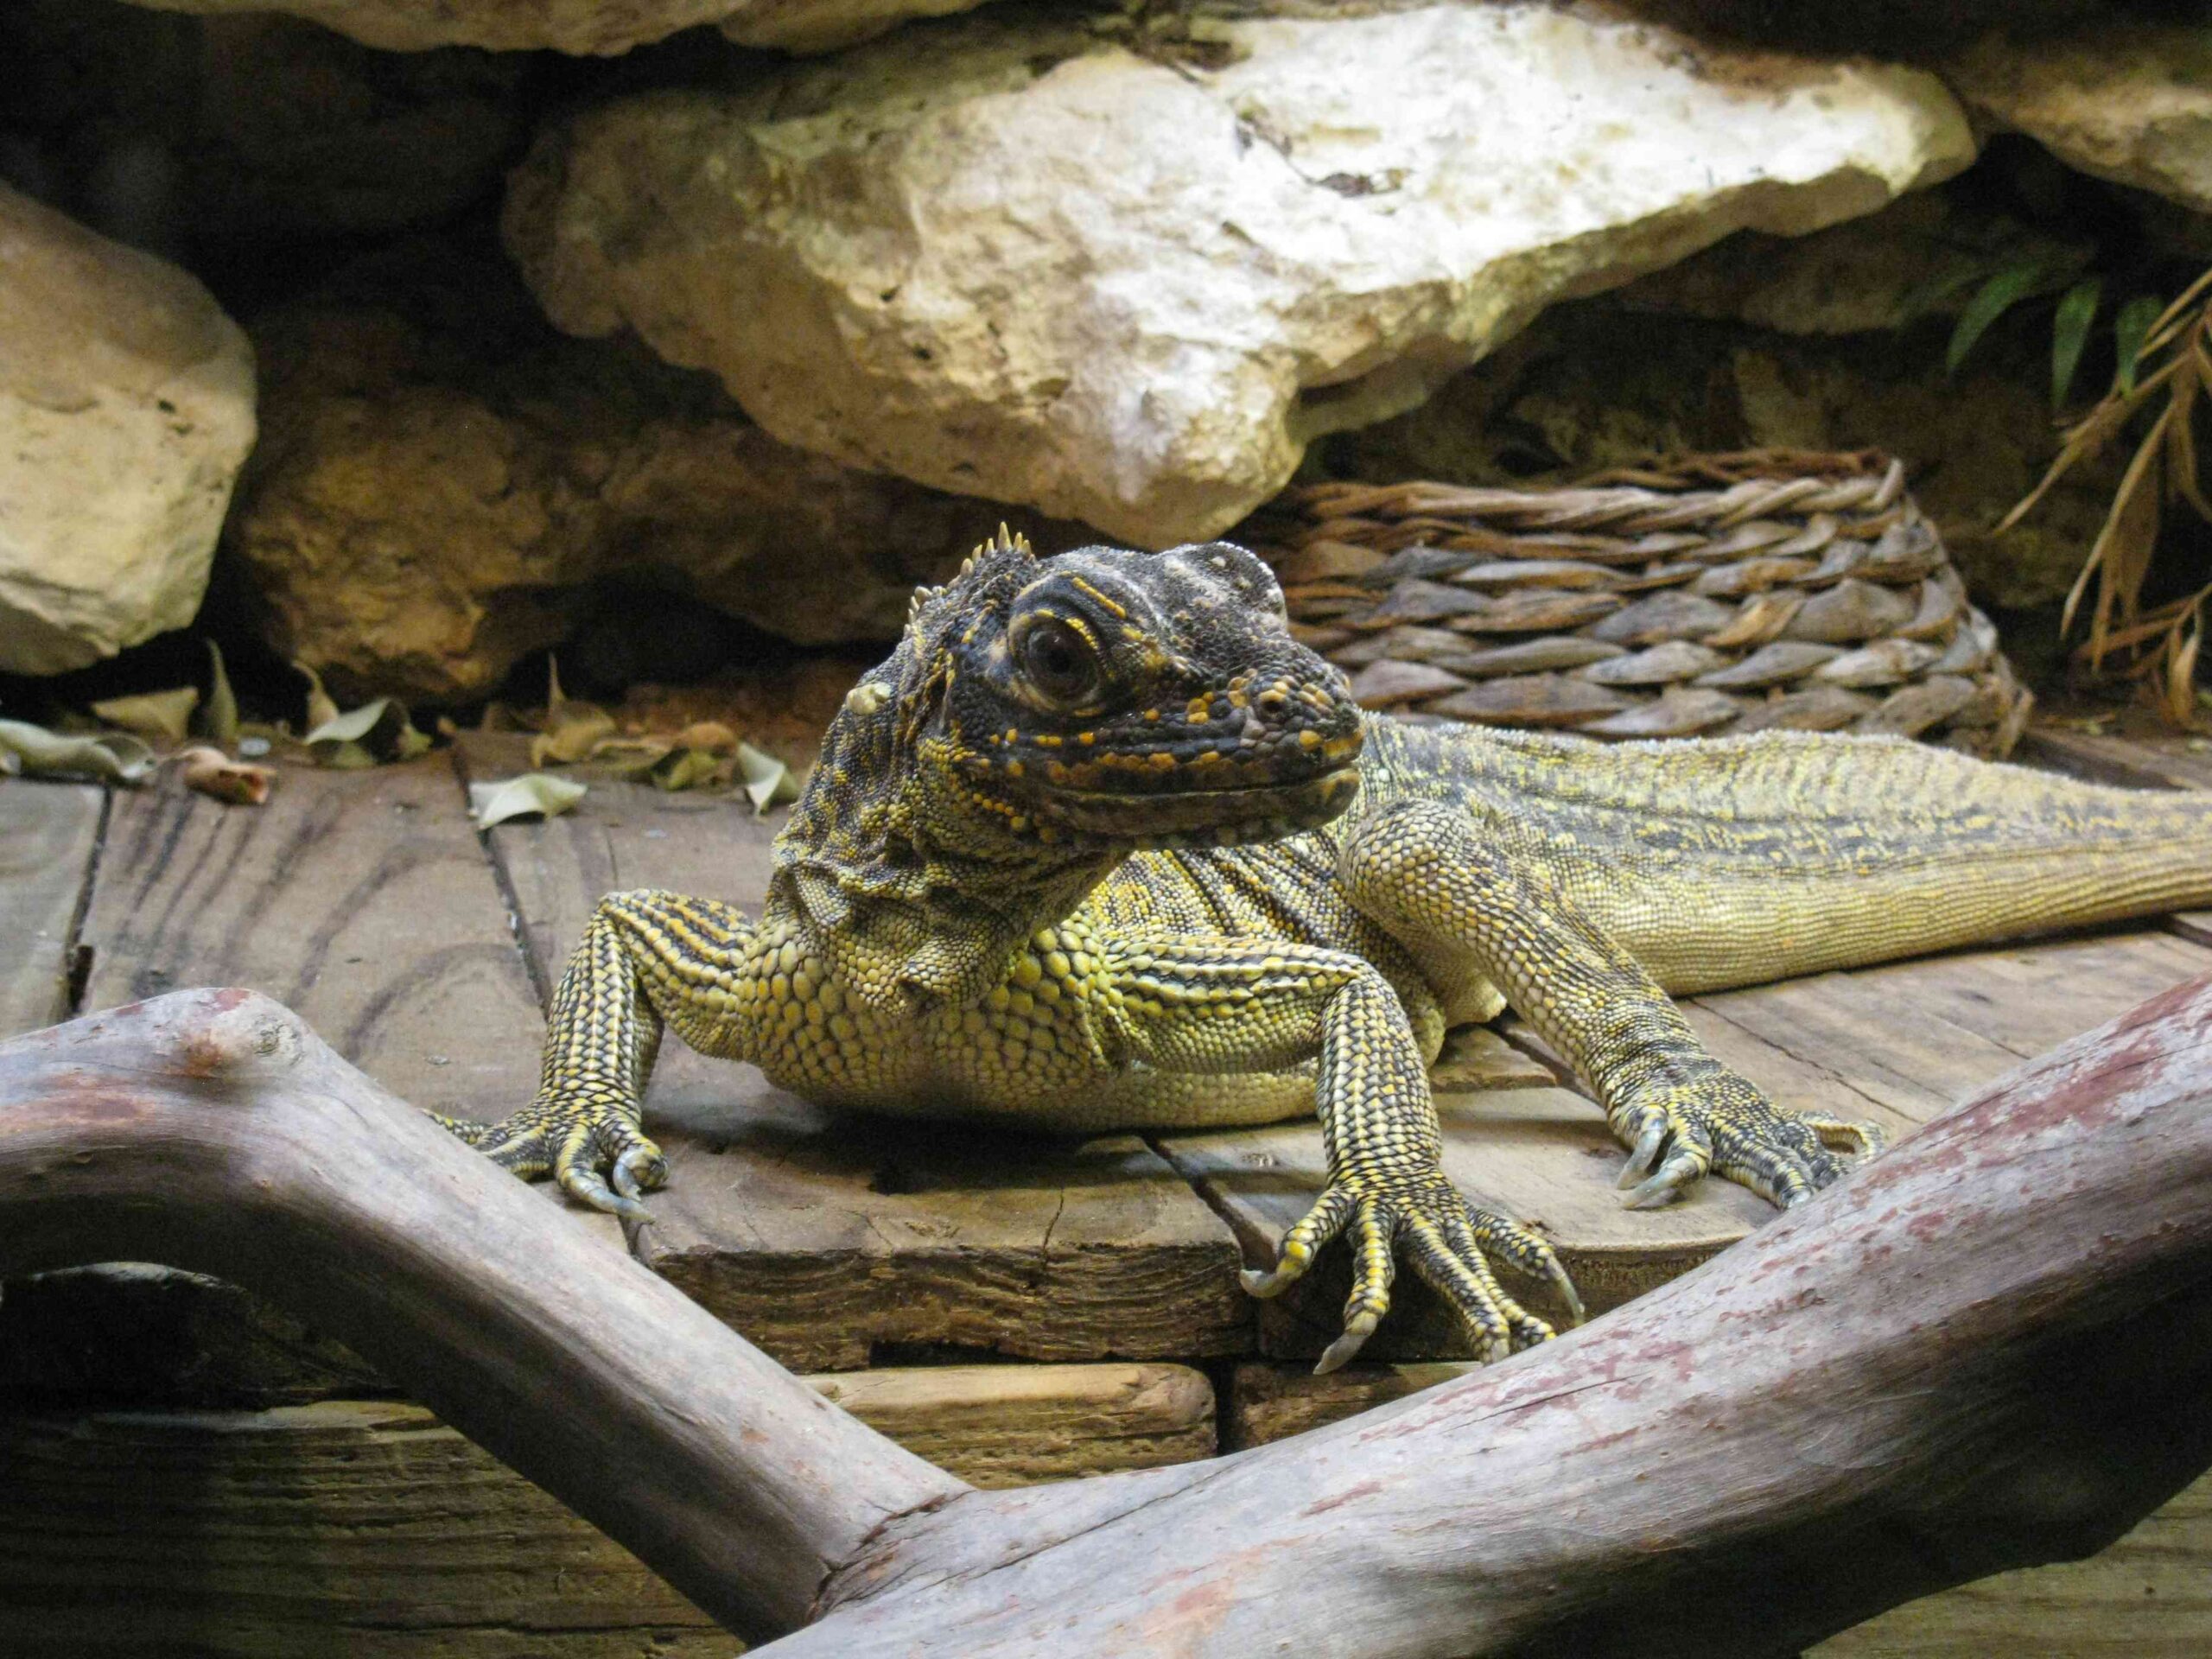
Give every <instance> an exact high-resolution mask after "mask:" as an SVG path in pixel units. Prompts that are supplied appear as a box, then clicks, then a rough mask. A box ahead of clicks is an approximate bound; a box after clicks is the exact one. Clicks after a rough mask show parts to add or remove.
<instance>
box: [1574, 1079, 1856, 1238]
mask: <svg viewBox="0 0 2212 1659" xmlns="http://www.w3.org/2000/svg"><path fill="white" fill-rule="evenodd" d="M1611 1116H1612V1126H1613V1133H1614V1134H1615V1135H1618V1136H1619V1137H1620V1140H1621V1141H1622V1144H1624V1146H1626V1147H1629V1148H1630V1152H1629V1154H1628V1162H1627V1163H1626V1164H1625V1165H1624V1166H1622V1169H1621V1175H1620V1181H1619V1185H1622V1186H1624V1187H1628V1188H1630V1189H1632V1190H1631V1191H1630V1192H1629V1194H1628V1197H1627V1199H1626V1200H1625V1201H1626V1203H1627V1205H1628V1206H1629V1208H1630V1209H1631V1210H1649V1209H1652V1208H1655V1207H1656V1206H1657V1205H1662V1204H1669V1203H1671V1202H1673V1200H1674V1199H1675V1198H1676V1197H1677V1196H1678V1195H1679V1194H1681V1192H1685V1191H1687V1190H1688V1188H1689V1187H1690V1186H1692V1185H1694V1184H1695V1183H1696V1182H1697V1181H1698V1180H1700V1179H1702V1178H1703V1176H1704V1175H1705V1174H1706V1173H1707V1171H1708V1170H1710V1171H1711V1172H1712V1173H1714V1174H1716V1175H1719V1176H1720V1177H1721V1178H1722V1179H1726V1180H1731V1181H1734V1182H1736V1183H1737V1184H1738V1185H1741V1186H1748V1187H1749V1188H1751V1191H1752V1192H1756V1193H1758V1195H1759V1196H1760V1197H1761V1198H1764V1199H1766V1200H1767V1201H1768V1202H1769V1203H1770V1204H1775V1205H1780V1206H1781V1207H1782V1208H1783V1209H1785V1210H1787V1209H1789V1208H1791V1207H1792V1206H1794V1205H1800V1204H1802V1203H1804V1202H1805V1200H1806V1199H1808V1198H1811V1197H1812V1196H1813V1194H1814V1193H1815V1192H1819V1191H1820V1190H1821V1188H1823V1187H1825V1186H1827V1185H1831V1184H1832V1183H1834V1182H1835V1181H1837V1180H1839V1179H1841V1178H1842V1177H1843V1175H1844V1174H1845V1173H1847V1172H1848V1171H1849V1170H1850V1169H1851V1168H1852V1167H1853V1166H1854V1164H1855V1163H1856V1162H1857V1161H1858V1160H1859V1159H1861V1158H1868V1157H1872V1155H1873V1154H1876V1153H1878V1152H1879V1151H1881V1149H1882V1147H1883V1146H1884V1145H1885V1142H1886V1139H1887V1137H1885V1135H1883V1133H1882V1131H1881V1130H1880V1129H1879V1128H1877V1127H1876V1126H1875V1125H1873V1124H1872V1123H1859V1122H1853V1121H1852V1120H1850V1119H1848V1118H1840V1117H1829V1116H1820V1115H1814V1114H1797V1113H1792V1112H1785V1111H1782V1110H1780V1109H1777V1107H1776V1106H1775V1105H1774V1103H1772V1102H1771V1101H1770V1100H1768V1099H1767V1097H1766V1096H1764V1095H1763V1094H1761V1093H1760V1092H1759V1090H1758V1089H1757V1088H1756V1087H1755V1086H1754V1085H1753V1084H1751V1083H1749V1082H1747V1081H1745V1079H1744V1078H1742V1077H1738V1076H1737V1075H1736V1074H1735V1073H1734V1072H1732V1071H1725V1070H1716V1071H1714V1072H1713V1073H1711V1074H1709V1075H1707V1076H1704V1077H1699V1078H1697V1079H1696V1080H1695V1081H1693V1082H1689V1083H1683V1084H1670V1085H1668V1086H1665V1087H1662V1088H1656V1089H1649V1090H1644V1091H1643V1092H1642V1093H1640V1094H1638V1095H1637V1096H1636V1098H1635V1100H1634V1101H1633V1103H1631V1104H1629V1105H1626V1106H1624V1107H1621V1108H1619V1109H1617V1110H1615V1111H1614V1112H1613V1113H1612V1115H1611Z"/></svg>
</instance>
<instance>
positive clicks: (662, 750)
mask: <svg viewBox="0 0 2212 1659" xmlns="http://www.w3.org/2000/svg"><path fill="white" fill-rule="evenodd" d="M532 747H533V751H534V750H535V746H534V745H533V746H532ZM675 747H676V746H675V745H674V744H673V743H671V742H670V741H668V739H666V738H664V737H602V738H601V739H600V740H599V741H598V742H596V743H594V744H593V745H592V746H591V751H590V753H588V754H586V755H583V756H582V759H583V760H588V761H589V762H590V763H591V764H592V765H594V766H605V767H607V768H608V769H609V770H610V771H613V772H621V773H622V774H624V775H625V776H626V777H643V776H644V775H645V773H647V772H651V771H652V769H653V768H654V767H655V766H658V765H659V764H660V763H661V762H662V761H664V760H666V759H668V756H669V753H670V752H671V750H672V749H674V748H675Z"/></svg>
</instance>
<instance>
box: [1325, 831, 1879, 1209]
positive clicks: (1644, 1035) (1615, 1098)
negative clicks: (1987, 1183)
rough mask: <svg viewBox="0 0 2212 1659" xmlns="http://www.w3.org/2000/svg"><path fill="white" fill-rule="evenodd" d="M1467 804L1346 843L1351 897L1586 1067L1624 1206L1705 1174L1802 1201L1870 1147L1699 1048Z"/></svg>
mask: <svg viewBox="0 0 2212 1659" xmlns="http://www.w3.org/2000/svg"><path fill="white" fill-rule="evenodd" d="M1481 810H1482V808H1481V806H1480V804H1479V803H1475V804H1444V803H1440V802H1434V801H1418V800H1416V801H1406V802H1402V803H1399V804H1394V805H1391V806H1388V807H1385V808H1384V809H1383V810H1380V811H1378V812H1376V814H1375V815H1374V816H1373V817H1371V818H1370V819H1369V820H1367V821H1366V822H1364V823H1362V824H1360V825H1359V826H1358V827H1357V829H1355V831H1354V832H1353V834H1352V835H1351V837H1350V838H1349V839H1348V840H1347V842H1346V843H1345V846H1344V856H1343V867H1342V872H1341V874H1342V876H1343V880H1344V887H1345V889H1346V891H1347V892H1348V893H1350V895H1351V899H1352V902H1353V903H1354V904H1356V905H1357V906H1359V907H1360V909H1361V910H1362V911H1363V912H1366V913H1367V914H1368V915H1370V916H1371V917H1373V918H1375V919H1376V920H1377V921H1379V922H1380V923H1382V924H1383V926H1384V927H1386V928H1388V929H1389V931H1390V932H1391V933H1392V935H1393V936H1394V937H1395V938H1398V939H1399V940H1401V941H1402V943H1404V944H1407V945H1408V946H1409V947H1411V948H1412V949H1413V950H1414V952H1415V954H1416V955H1417V956H1418V955H1423V954H1427V955H1430V956H1432V957H1433V955H1434V953H1436V952H1439V951H1443V952H1446V953H1455V954H1458V955H1459V956H1460V957H1463V958H1464V959H1465V961H1467V962H1469V963H1471V965H1472V966H1473V967H1474V968H1475V969H1477V970H1478V971H1479V972H1480V973H1481V974H1483V975H1484V976H1485V977H1486V978H1488V979H1490V980H1491V982H1493V983H1495V984H1496V985H1497V987H1498V988H1499V989H1500V990H1502V991H1503V992H1504V994H1505V996H1506V999H1507V1001H1510V1003H1511V1004H1512V1005H1513V1007H1515V1008H1516V1009H1517V1010H1519V1011H1520V1013H1521V1014H1522V1016H1523V1017H1524V1018H1525V1019H1527V1020H1528V1021H1529V1024H1530V1025H1532V1026H1534V1027H1535V1028H1536V1029H1537V1031H1539V1032H1540V1033H1542V1034H1543V1036H1544V1037H1545V1039H1547V1040H1548V1041H1549V1042H1550V1043H1552V1044H1553V1045H1554V1046H1555V1047H1556V1048H1558V1049H1559V1050H1560V1052H1561V1053H1562V1054H1564V1055H1565V1056H1566V1057H1567V1060H1568V1061H1569V1062H1570V1063H1571V1064H1572V1065H1573V1066H1574V1068H1575V1070H1576V1071H1579V1072H1580V1073H1581V1074H1582V1076H1583V1077H1586V1078H1587V1079H1588V1080H1589V1082H1590V1084H1592V1087H1593V1088H1595V1089H1596V1090H1597V1092H1598V1097H1599V1100H1600V1101H1601V1102H1602V1103H1604V1105H1605V1116H1606V1120H1607V1122H1609V1123H1610V1124H1611V1128H1612V1130H1613V1133H1614V1135H1616V1136H1618V1138H1619V1140H1620V1141H1621V1143H1622V1144H1623V1145H1624V1146H1625V1147H1629V1148H1630V1151H1629V1158H1628V1163H1627V1165H1626V1166H1625V1167H1624V1169H1623V1171H1622V1173H1621V1181H1620V1184H1621V1185H1623V1186H1624V1187H1627V1186H1633V1187H1634V1189H1635V1190H1634V1191H1633V1192H1631V1193H1630V1196H1629V1202H1630V1205H1633V1206H1636V1207H1645V1206H1649V1205H1655V1204H1664V1203H1667V1202H1669V1200H1671V1199H1672V1198H1674V1197H1675V1195H1676V1193H1678V1192H1680V1191H1681V1189H1683V1188H1685V1187H1687V1186H1688V1185H1690V1184H1691V1183H1693V1182H1694V1181H1696V1180H1697V1179H1700V1177H1702V1176H1703V1175H1704V1174H1705V1173H1707V1170H1712V1171H1713V1172H1715V1173H1719V1174H1720V1175H1722V1176H1724V1177H1726V1179H1730V1180H1732V1181H1735V1182H1738V1184H1740V1185H1745V1186H1748V1187H1750V1188H1751V1190H1752V1191H1753V1192H1758V1193H1759V1194H1761V1195H1762V1196H1763V1197H1764V1198H1767V1199H1768V1200H1770V1202H1772V1203H1774V1204H1777V1205H1783V1206H1784V1207H1787V1206H1789V1205H1795V1204H1799V1203H1802V1201H1803V1200H1805V1199H1807V1198H1810V1197H1812V1195H1813V1194H1814V1193H1815V1192H1817V1191H1819V1190H1820V1189H1821V1187H1824V1186H1826V1185H1828V1184H1829V1183H1830V1182H1832V1181H1834V1180H1835V1179H1837V1178H1838V1177H1840V1175H1842V1174H1843V1173H1844V1172H1845V1171H1846V1170H1847V1168H1848V1167H1849V1163H1848V1162H1847V1160H1846V1159H1845V1158H1844V1157H1842V1156H1840V1155H1839V1154H1840V1153H1841V1152H1844V1151H1847V1150H1848V1151H1856V1152H1860V1153H1872V1152H1876V1151H1878V1150H1879V1149H1880V1147H1881V1144H1882V1138H1881V1132H1880V1130H1878V1128H1874V1127H1873V1126H1872V1125H1871V1124H1862V1123H1854V1122H1847V1121H1846V1120H1843V1119H1840V1118H1829V1117H1814V1116H1796V1115H1793V1114H1790V1113H1787V1112H1783V1111H1782V1110H1780V1109H1777V1107H1776V1106H1775V1105H1774V1104H1773V1103H1771V1102H1770V1101H1769V1100H1768V1099H1767V1098H1766V1096H1764V1094H1762V1093H1761V1092H1760V1091H1759V1090H1758V1087H1757V1085H1755V1084H1752V1083H1751V1082H1750V1081H1749V1080H1747V1079H1746V1078H1745V1077H1741V1076H1739V1075H1738V1073H1736V1072H1734V1071H1730V1070H1729V1069H1728V1068H1727V1067H1726V1066H1725V1065H1721V1063H1720V1062H1719V1060H1716V1059H1715V1058H1713V1056H1712V1055H1710V1054H1708V1053H1707V1052H1706V1051H1705V1048H1704V1046H1703V1045H1701V1044H1700V1042H1699V1041H1698V1040H1697V1037H1696V1035H1695V1034H1694V1033H1693V1032H1692V1031H1691V1030H1690V1028H1689V1026H1688V1022H1687V1021H1685V1020H1683V1018H1682V1016H1681V1012H1680V1010H1678V1009H1677V1008H1676V1007H1675V1005H1674V1003H1673V1002H1672V1001H1669V999H1668V996H1667V994H1666V993H1665V992H1664V991H1663V990H1662V989H1661V988H1659V985H1658V982H1656V981H1655V980H1654V979H1653V978H1652V977H1651V976H1650V974H1649V973H1648V972H1646V971H1645V969H1644V968H1643V965H1642V964H1641V963H1638V962H1637V959H1636V958H1635V957H1634V956H1633V955H1631V954H1630V952H1629V951H1628V950H1626V949H1624V947H1623V946H1621V945H1620V944H1618V943H1617V942H1616V941H1614V940H1613V939H1611V938H1608V937H1607V936H1606V935H1605V932H1604V931H1602V930H1601V929H1599V927H1597V926H1596V925H1594V924H1593V923H1592V921H1591V920H1590V919H1589V918H1588V917H1587V915H1586V914H1585V912H1583V910H1582V908H1581V906H1579V905H1577V904H1576V903H1575V902H1574V901H1573V899H1572V898H1571V897H1570V896H1569V895H1568V894H1567V893H1565V892H1564V891H1562V890H1561V887H1560V884H1559V883H1558V882H1556V881H1554V880H1550V879H1548V877H1547V876H1546V875H1545V874H1544V873H1543V865H1542V861H1541V860H1539V859H1535V858H1516V857H1514V856H1513V855H1512V854H1511V852H1510V850H1507V849H1508V848H1509V847H1510V840H1509V837H1510V835H1511V826H1510V824H1507V823H1497V824H1496V825H1493V826H1491V829H1493V830H1494V831H1495V834H1494V836H1485V835H1484V833H1483V829H1484V826H1483V825H1481V824H1480V823H1478V821H1477V817H1476V814H1478V813H1479V812H1480V811H1481Z"/></svg>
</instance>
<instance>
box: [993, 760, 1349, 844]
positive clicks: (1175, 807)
mask: <svg viewBox="0 0 2212 1659" xmlns="http://www.w3.org/2000/svg"><path fill="white" fill-rule="evenodd" d="M1358 792H1359V768H1358V767H1357V766H1338V767H1336V768H1334V769H1332V770H1331V771H1328V772H1321V773H1319V774H1318V775H1316V776H1313V777H1309V778H1302V779H1298V780H1297V781H1295V782H1292V783H1265V784H1240V785H1230V786H1229V787H1226V788H1222V789H1179V790H1175V791H1169V792H1164V793H1159V794H1147V793H1138V792H1135V791H1127V792H1125V791H1111V790H1085V789H1053V790H1049V791H1045V792H1043V793H1042V794H1040V795H1039V797H1038V798H1037V799H1036V801H1035V803H1034V807H1035V810H1036V811H1037V814H1038V816H1039V817H1043V818H1046V819H1049V820H1050V821H1052V822H1053V823H1058V824H1061V825H1063V826H1065V828H1067V829H1071V830H1073V831H1075V832H1076V833H1077V834H1078V835H1082V836H1096V837H1100V838H1102V839H1106V840H1112V841H1122V842H1132V843H1134V844H1135V845H1137V846H1140V847H1155V846H1174V845H1179V844H1185V843H1189V842H1199V843H1203V844H1206V845H1211V846H1234V845H1236V843H1238V842H1246V841H1272V840H1275V839H1277V838H1279V837H1281V836H1288V835H1295V834H1296V833H1297V832H1298V831H1300V830H1301V829H1313V828H1315V827H1316V826H1317V825H1319V824H1324V823H1327V822H1328V821H1329V820H1330V819H1332V818H1333V817H1336V816H1337V815H1338V813H1340V812H1342V811H1343V810H1344V809H1345V808H1346V807H1348V806H1350V805H1351V802H1352V798H1353V797H1354V796H1355V795H1356V794H1357V793H1358Z"/></svg>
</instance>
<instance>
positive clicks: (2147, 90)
mask: <svg viewBox="0 0 2212 1659" xmlns="http://www.w3.org/2000/svg"><path fill="white" fill-rule="evenodd" d="M1944 73H1945V74H1946V75H1947V76H1948V79H1949V80H1950V82H1951V85H1952V86H1954V87H1955V88H1956V89H1957V91H1958V93H1959V95H1960V96H1961V98H1963V99H1966V101H1967V103H1968V104H1970V105H1973V106H1974V109H1975V111H1977V112H1978V113H1980V115H1982V116H1983V117H1985V118H1987V119H1988V120H1990V121H1993V122H1994V123H1996V124H1999V125H2000V126H2005V127H2011V128H2013V129H2015V130H2018V131H2020V132H2024V133H2026V134H2027V135H2028V136H2029V137H2031V138H2033V139H2035V140H2036V142H2037V143H2040V144H2042V145H2043V146H2044V148H2045V149H2048V150H2050V152H2051V154H2052V155H2054V156H2057V157H2058V158H2059V159H2060V160H2061V161H2063V162H2066V163H2067V164H2068V165H2069V166H2070V167H2076V168H2080V169H2081V170H2082V172H2084V173H2090V174H2094V175H2096V176H2097V177H2098V178H2101V179H2111V180H2113V181H2116V182H2118V183H2120V184H2128V185H2133V186H2135V187H2136V188H2138V189H2141V190H2149V191H2152V192H2154V193H2156V194H2158V195H2161V196H2164V197H2165V198H2167V199H2168V200H2171V201H2177V202H2179V203H2180V204H2181V205H2182V206H2183V207H2188V208H2191V209H2193V210H2195V211H2196V212H2197V213H2212V28H2207V27H2206V26H2204V25H2203V24H2202V23H2199V24H2194V25H2192V24H2186V23H2180V22H2174V23H2166V24H2159V23H2153V22H2106V23H2101V24H2100V25H2098V26H2097V27H2095V28H2094V29H2084V30H2082V31H2081V32H2080V33H2078V34H2074V35H2065V36H2062V37H2060V38H2056V39H2042V40H2013V39H2011V38H2008V37H2006V36H2005V35H1993V36H1992V37H1990V38H1989V39H1987V40H1985V41H1981V42H1980V43H1979V44H1978V45H1976V46H1975V47H1974V48H1973V49H1971V50H1970V51H1968V52H1967V53H1965V54H1962V55H1961V56H1960V57H1958V58H1956V59H1955V60H1952V61H1951V62H1950V63H1948V65H1947V66H1946V67H1945V72H1944Z"/></svg>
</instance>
